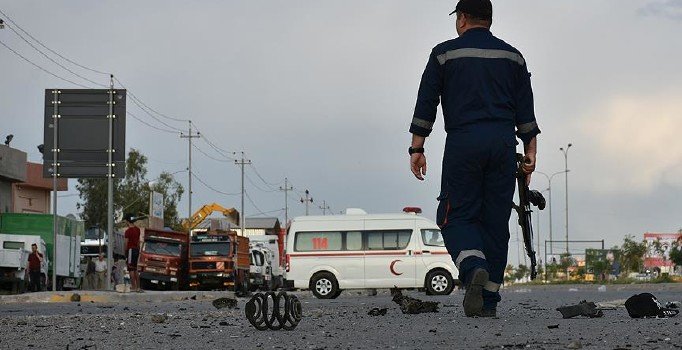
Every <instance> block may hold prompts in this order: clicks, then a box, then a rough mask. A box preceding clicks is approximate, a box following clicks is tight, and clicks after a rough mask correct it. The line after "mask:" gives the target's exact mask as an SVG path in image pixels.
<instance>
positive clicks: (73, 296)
mask: <svg viewBox="0 0 682 350" xmlns="http://www.w3.org/2000/svg"><path fill="white" fill-rule="evenodd" d="M71 301H72V302H74V303H77V302H79V301H81V295H80V294H78V293H73V294H71Z"/></svg>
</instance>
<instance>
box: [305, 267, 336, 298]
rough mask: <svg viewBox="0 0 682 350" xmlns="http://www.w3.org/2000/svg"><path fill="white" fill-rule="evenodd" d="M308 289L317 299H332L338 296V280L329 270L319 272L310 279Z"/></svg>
mask: <svg viewBox="0 0 682 350" xmlns="http://www.w3.org/2000/svg"><path fill="white" fill-rule="evenodd" d="M310 290H312V292H313V295H314V296H315V297H317V298H318V299H334V298H336V297H338V296H339V294H340V290H339V282H337V281H336V277H334V275H333V274H331V273H329V272H320V273H318V274H316V275H315V276H313V278H312V279H311V280H310Z"/></svg>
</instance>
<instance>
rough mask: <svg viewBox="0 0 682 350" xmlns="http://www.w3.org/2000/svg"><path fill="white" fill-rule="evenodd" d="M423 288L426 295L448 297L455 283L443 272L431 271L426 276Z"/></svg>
mask: <svg viewBox="0 0 682 350" xmlns="http://www.w3.org/2000/svg"><path fill="white" fill-rule="evenodd" d="M424 287H426V294H427V295H450V293H452V290H453V289H454V288H455V281H454V279H453V278H452V276H451V275H450V273H449V272H447V271H445V270H440V269H437V270H431V271H429V273H428V274H426V281H425V284H424Z"/></svg>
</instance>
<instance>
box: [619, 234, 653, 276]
mask: <svg viewBox="0 0 682 350" xmlns="http://www.w3.org/2000/svg"><path fill="white" fill-rule="evenodd" d="M646 250H647V246H646V241H641V242H637V241H635V237H634V236H632V235H627V236H625V239H624V240H623V246H622V247H621V250H620V260H621V261H620V262H621V267H622V269H623V270H625V271H627V272H639V271H641V270H642V266H643V265H644V254H646Z"/></svg>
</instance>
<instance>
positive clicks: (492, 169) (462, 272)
mask: <svg viewBox="0 0 682 350" xmlns="http://www.w3.org/2000/svg"><path fill="white" fill-rule="evenodd" d="M493 135H495V134H492V135H488V134H486V133H485V132H482V131H478V132H473V133H461V134H460V133H457V134H455V135H448V142H447V146H446V150H445V156H444V159H443V184H442V189H441V196H440V197H439V200H440V204H439V207H438V218H437V222H438V224H439V225H440V226H441V229H442V232H443V239H444V241H445V246H446V247H447V249H448V252H449V253H450V255H451V256H452V259H453V261H454V262H455V264H456V265H457V267H458V268H459V278H460V280H461V281H462V282H463V283H465V284H466V283H468V282H469V279H470V278H471V272H473V270H475V269H476V268H484V269H486V270H487V271H488V273H489V276H490V277H489V279H490V283H488V284H486V286H484V292H483V297H484V301H485V305H484V307H486V308H492V307H495V305H496V303H497V302H499V301H500V300H501V298H500V294H499V286H500V285H501V284H502V281H503V278H504V269H505V267H506V265H507V250H508V246H509V217H510V215H511V209H512V208H511V204H512V200H513V195H514V188H515V177H514V175H515V172H516V140H515V139H514V136H513V135H510V136H508V137H502V138H500V137H499V135H498V136H497V137H495V136H493ZM479 253H480V254H479Z"/></svg>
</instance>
